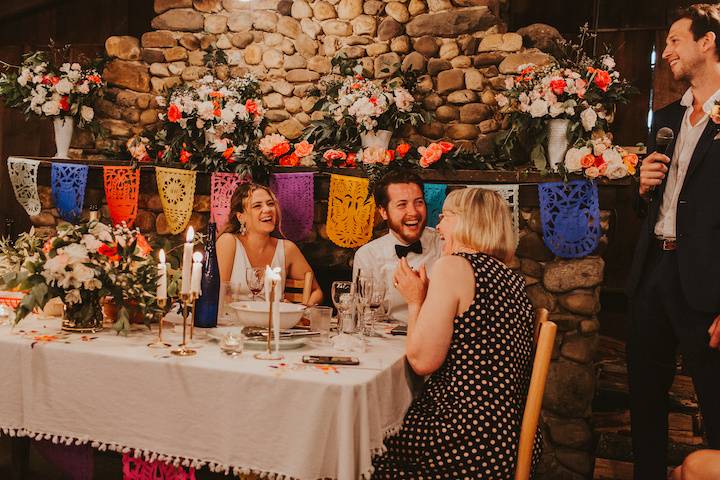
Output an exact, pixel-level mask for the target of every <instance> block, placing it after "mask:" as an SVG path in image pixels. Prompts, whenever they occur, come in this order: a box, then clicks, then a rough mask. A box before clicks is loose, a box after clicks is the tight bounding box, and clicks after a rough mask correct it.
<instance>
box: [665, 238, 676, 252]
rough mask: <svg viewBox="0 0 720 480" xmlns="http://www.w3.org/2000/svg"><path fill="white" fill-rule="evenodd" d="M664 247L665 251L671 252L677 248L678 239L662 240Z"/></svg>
mask: <svg viewBox="0 0 720 480" xmlns="http://www.w3.org/2000/svg"><path fill="white" fill-rule="evenodd" d="M662 249H663V251H665V252H671V251H673V250H677V241H676V240H665V239H663V241H662Z"/></svg>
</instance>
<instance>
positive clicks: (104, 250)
mask: <svg viewBox="0 0 720 480" xmlns="http://www.w3.org/2000/svg"><path fill="white" fill-rule="evenodd" d="M98 253H99V254H100V255H104V256H106V257H108V258H109V259H111V260H116V259H118V260H119V259H120V257H119V255H118V248H117V245H113V246H112V247H111V246H110V245H107V244H104V243H103V244H102V245H100V248H98Z"/></svg>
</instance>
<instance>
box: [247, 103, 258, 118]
mask: <svg viewBox="0 0 720 480" xmlns="http://www.w3.org/2000/svg"><path fill="white" fill-rule="evenodd" d="M245 110H247V111H248V113H252V114H254V115H256V114H257V113H258V107H257V103H255V101H253V100H248V101H247V102H245Z"/></svg>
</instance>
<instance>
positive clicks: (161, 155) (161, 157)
mask: <svg viewBox="0 0 720 480" xmlns="http://www.w3.org/2000/svg"><path fill="white" fill-rule="evenodd" d="M164 156H165V150H158V152H157V159H158V160H162V159H163V157H164Z"/></svg>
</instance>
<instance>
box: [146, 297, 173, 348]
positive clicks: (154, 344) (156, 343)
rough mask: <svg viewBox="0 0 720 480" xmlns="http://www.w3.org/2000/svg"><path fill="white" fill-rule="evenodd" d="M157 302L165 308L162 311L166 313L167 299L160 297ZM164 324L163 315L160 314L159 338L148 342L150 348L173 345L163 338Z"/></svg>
mask: <svg viewBox="0 0 720 480" xmlns="http://www.w3.org/2000/svg"><path fill="white" fill-rule="evenodd" d="M157 304H158V307H160V308H162V309H163V312H162V313H165V307H166V306H167V300H166V299H164V298H158V300H157ZM162 324H163V315H162V314H161V315H160V319H159V322H158V337H157V340H155V341H154V342H152V343H148V345H147V346H148V347H150V348H168V347H170V346H171V345H170V344H169V343H167V342H163V338H162V328H163V325H162Z"/></svg>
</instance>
